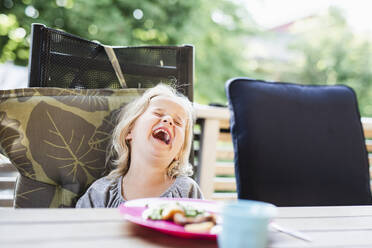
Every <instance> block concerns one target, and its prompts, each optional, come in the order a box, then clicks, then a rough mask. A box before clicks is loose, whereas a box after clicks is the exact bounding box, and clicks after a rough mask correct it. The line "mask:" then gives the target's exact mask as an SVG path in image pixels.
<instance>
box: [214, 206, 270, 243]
mask: <svg viewBox="0 0 372 248" xmlns="http://www.w3.org/2000/svg"><path fill="white" fill-rule="evenodd" d="M276 213H277V209H276V207H275V206H274V205H272V204H269V203H265V202H260V201H251V200H238V201H235V202H231V203H227V204H225V206H224V207H223V208H222V232H221V233H220V234H219V235H218V245H219V247H221V248H237V247H239V248H240V247H249V248H264V247H266V243H267V240H268V238H267V236H268V224H269V222H270V220H271V219H272V218H274V217H275V216H276Z"/></svg>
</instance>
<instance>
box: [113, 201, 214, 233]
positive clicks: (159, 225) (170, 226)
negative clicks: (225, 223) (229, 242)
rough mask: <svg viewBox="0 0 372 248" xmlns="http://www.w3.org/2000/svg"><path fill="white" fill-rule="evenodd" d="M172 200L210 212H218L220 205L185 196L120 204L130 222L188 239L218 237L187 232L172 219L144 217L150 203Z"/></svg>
mask: <svg viewBox="0 0 372 248" xmlns="http://www.w3.org/2000/svg"><path fill="white" fill-rule="evenodd" d="M170 201H178V202H180V203H185V204H187V205H191V206H194V207H197V208H200V209H204V210H205V211H208V212H213V213H218V212H219V208H220V206H219V205H218V204H217V203H216V202H214V201H205V200H197V199H184V198H144V199H136V200H132V201H127V202H125V203H123V204H121V205H120V206H119V210H120V213H122V214H123V215H124V218H125V219H127V220H129V221H130V222H133V223H136V224H138V225H141V226H145V227H149V228H152V229H155V230H158V231H160V232H163V233H167V234H171V235H174V236H178V237H182V238H188V239H216V238H217V235H216V234H210V233H201V232H200V233H199V232H187V231H185V229H184V227H183V226H180V225H177V224H174V223H173V222H171V221H163V220H156V221H155V220H149V219H144V218H142V212H143V211H144V210H145V209H146V208H147V207H146V206H147V204H149V203H163V202H164V203H166V202H170Z"/></svg>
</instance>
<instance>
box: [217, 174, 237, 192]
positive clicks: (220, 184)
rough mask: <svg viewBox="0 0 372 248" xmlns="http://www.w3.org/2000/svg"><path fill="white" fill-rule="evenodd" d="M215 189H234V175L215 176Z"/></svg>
mask: <svg viewBox="0 0 372 248" xmlns="http://www.w3.org/2000/svg"><path fill="white" fill-rule="evenodd" d="M213 181H214V190H215V191H236V182H235V177H215V178H214V180H213Z"/></svg>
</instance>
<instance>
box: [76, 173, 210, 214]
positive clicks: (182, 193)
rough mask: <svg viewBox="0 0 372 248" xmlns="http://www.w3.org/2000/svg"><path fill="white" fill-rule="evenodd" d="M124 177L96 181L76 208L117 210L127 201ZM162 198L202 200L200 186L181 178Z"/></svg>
mask: <svg viewBox="0 0 372 248" xmlns="http://www.w3.org/2000/svg"><path fill="white" fill-rule="evenodd" d="M122 179H123V177H122V176H121V177H119V178H117V179H112V178H108V177H103V178H100V179H98V180H97V181H95V182H94V183H93V184H92V185H91V186H90V187H89V188H88V190H87V192H85V194H84V195H83V196H82V197H81V198H80V199H79V200H78V202H77V203H76V208H115V207H118V206H119V205H120V204H121V203H124V202H125V200H124V198H123V196H122V194H121V182H122ZM160 197H168V198H195V199H202V198H203V194H202V193H201V191H200V188H199V186H198V184H197V183H196V182H195V181H194V180H193V179H191V178H189V177H185V176H180V177H177V178H176V180H175V181H174V183H173V184H172V185H171V186H170V187H169V188H168V189H167V190H166V191H165V192H164V193H163V194H161V195H160Z"/></svg>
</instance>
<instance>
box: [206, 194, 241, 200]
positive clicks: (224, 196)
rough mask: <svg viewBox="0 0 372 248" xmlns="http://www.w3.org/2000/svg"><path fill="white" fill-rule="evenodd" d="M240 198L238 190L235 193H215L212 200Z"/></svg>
mask: <svg viewBox="0 0 372 248" xmlns="http://www.w3.org/2000/svg"><path fill="white" fill-rule="evenodd" d="M237 198H238V194H237V193H236V192H233V193H220V192H218V193H214V194H213V195H212V200H215V201H231V200H235V199H237Z"/></svg>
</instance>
